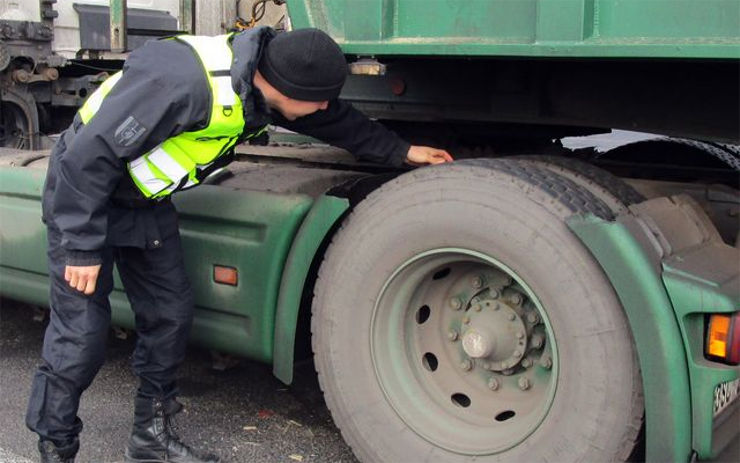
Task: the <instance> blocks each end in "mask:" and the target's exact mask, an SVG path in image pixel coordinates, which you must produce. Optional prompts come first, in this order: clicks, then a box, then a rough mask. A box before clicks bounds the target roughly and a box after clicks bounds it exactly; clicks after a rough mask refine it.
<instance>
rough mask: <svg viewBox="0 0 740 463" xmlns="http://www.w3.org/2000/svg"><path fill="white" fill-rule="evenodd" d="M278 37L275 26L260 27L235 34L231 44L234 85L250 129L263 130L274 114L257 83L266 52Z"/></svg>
mask: <svg viewBox="0 0 740 463" xmlns="http://www.w3.org/2000/svg"><path fill="white" fill-rule="evenodd" d="M275 35H276V32H275V31H274V30H273V29H272V28H271V27H256V28H254V29H248V30H245V31H243V32H240V33H238V34H235V35H234V37H233V39H232V42H231V49H232V51H233V53H234V61H233V62H232V65H231V84H232V87H233V88H234V91H236V93H237V95H239V98H241V100H242V106H243V109H244V123H245V125H246V126H247V127H261V126H263V125H267V124H269V123H270V122H271V117H270V111H269V109H268V107H267V104H266V103H265V100H264V97H263V96H262V93H261V92H260V91H259V90H257V89H256V88H255V87H254V84H253V80H254V73H255V71H257V63H258V62H259V58H260V56H262V50H263V49H264V47H265V45H266V44H267V43H268V42H269V41H270V40H272V39H273V37H275Z"/></svg>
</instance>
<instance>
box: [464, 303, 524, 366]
mask: <svg viewBox="0 0 740 463" xmlns="http://www.w3.org/2000/svg"><path fill="white" fill-rule="evenodd" d="M471 312H472V314H470V315H469V316H468V319H467V320H468V321H469V322H468V323H467V325H468V326H469V327H468V329H467V330H466V331H465V333H464V334H463V336H462V346H463V350H464V351H465V353H466V354H467V355H468V357H471V358H474V359H476V360H479V361H480V362H481V363H482V365H483V366H484V368H486V369H487V370H491V371H502V370H506V369H509V368H512V367H514V366H515V365H516V364H517V363H518V362H519V361H520V360H521V359H522V357H523V355H524V353H525V352H526V351H527V328H526V324H525V322H524V320H522V317H521V316H520V315H519V313H518V312H517V311H516V310H514V309H513V308H512V307H511V306H509V305H508V304H506V303H504V302H499V301H497V300H495V299H484V300H482V301H480V302H478V303H477V304H475V305H474V306H473V307H472V309H471Z"/></svg>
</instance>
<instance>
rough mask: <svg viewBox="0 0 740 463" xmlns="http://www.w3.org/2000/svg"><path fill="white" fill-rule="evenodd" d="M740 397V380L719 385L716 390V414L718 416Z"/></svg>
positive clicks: (714, 414)
mask: <svg viewBox="0 0 740 463" xmlns="http://www.w3.org/2000/svg"><path fill="white" fill-rule="evenodd" d="M738 397H740V379H736V380H734V381H728V382H726V383H722V384H719V385H718V386H717V387H715V388H714V413H713V414H712V416H717V415H719V414H720V413H722V411H723V410H724V409H726V408H727V407H729V406H730V405H731V404H732V403H733V402H735V401H736V400H737V398H738Z"/></svg>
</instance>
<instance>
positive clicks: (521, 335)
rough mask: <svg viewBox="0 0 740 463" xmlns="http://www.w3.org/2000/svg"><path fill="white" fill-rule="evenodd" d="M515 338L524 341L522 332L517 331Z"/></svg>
mask: <svg viewBox="0 0 740 463" xmlns="http://www.w3.org/2000/svg"><path fill="white" fill-rule="evenodd" d="M516 337H517V339H524V333H523V332H522V331H518V332H517V333H516Z"/></svg>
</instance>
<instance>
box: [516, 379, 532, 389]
mask: <svg viewBox="0 0 740 463" xmlns="http://www.w3.org/2000/svg"><path fill="white" fill-rule="evenodd" d="M518 384H519V389H521V390H522V391H526V390H527V389H529V388H530V386H531V384H529V380H528V379H527V378H525V377H523V376H522V377H521V378H519V381H518Z"/></svg>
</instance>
